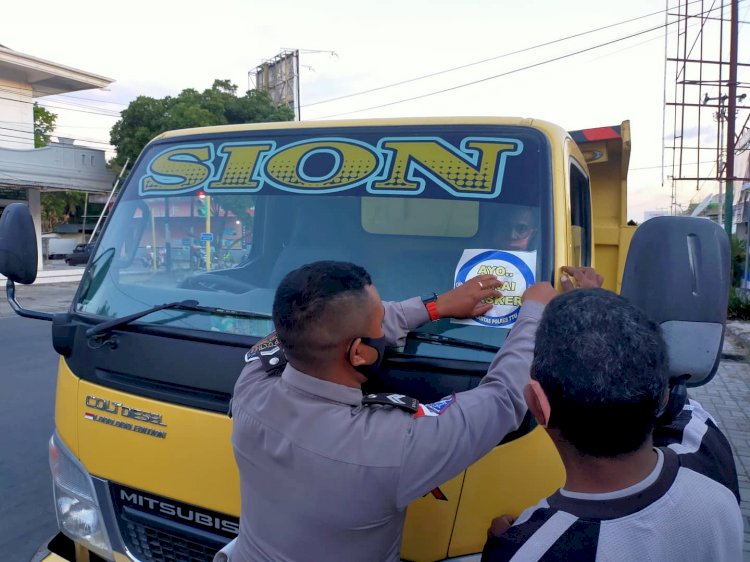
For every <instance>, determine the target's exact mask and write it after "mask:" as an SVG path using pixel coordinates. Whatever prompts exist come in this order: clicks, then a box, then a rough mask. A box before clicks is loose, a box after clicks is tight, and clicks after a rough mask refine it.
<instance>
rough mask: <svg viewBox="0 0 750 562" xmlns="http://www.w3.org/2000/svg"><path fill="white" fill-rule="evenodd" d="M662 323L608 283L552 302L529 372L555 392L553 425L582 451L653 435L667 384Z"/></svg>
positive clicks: (621, 450) (602, 450)
mask: <svg viewBox="0 0 750 562" xmlns="http://www.w3.org/2000/svg"><path fill="white" fill-rule="evenodd" d="M667 366H668V364H667V353H666V344H665V343H664V339H663V337H662V334H661V328H660V327H659V326H658V324H656V323H655V322H653V321H652V320H651V319H649V318H648V316H647V315H646V313H645V312H643V311H642V310H641V309H639V308H637V307H636V306H634V305H633V304H631V303H630V302H628V301H627V300H626V299H624V298H623V297H621V296H619V295H616V294H615V293H612V292H610V291H606V290H604V289H578V290H575V291H571V292H569V293H565V294H562V295H559V296H558V297H556V298H554V299H552V301H551V302H550V303H549V305H547V308H546V310H545V311H544V314H543V315H542V319H541V322H540V323H539V328H538V331H537V335H536V344H535V347H534V360H533V362H532V367H531V372H532V376H533V378H534V379H536V380H537V381H538V382H539V384H540V385H541V386H542V388H543V389H544V391H545V393H546V394H547V398H548V399H549V403H550V408H551V415H550V419H549V423H548V427H554V428H557V429H558V430H559V431H560V435H561V437H562V438H563V439H565V440H566V441H567V442H569V443H570V444H571V445H572V446H573V447H575V449H576V450H578V451H579V452H581V453H583V454H586V455H591V456H595V457H615V456H619V455H624V454H627V453H631V452H634V451H636V450H638V449H639V448H640V447H641V446H642V445H643V444H644V443H645V442H646V439H647V438H648V436H649V435H650V434H651V432H652V431H653V428H654V423H655V421H656V417H657V414H658V411H659V408H660V406H661V404H662V399H663V396H664V389H665V386H666V384H667Z"/></svg>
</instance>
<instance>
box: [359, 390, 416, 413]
mask: <svg viewBox="0 0 750 562" xmlns="http://www.w3.org/2000/svg"><path fill="white" fill-rule="evenodd" d="M374 404H377V405H379V406H395V407H396V408H400V409H402V410H406V411H407V412H409V413H411V414H413V413H415V412H416V411H417V410H418V409H419V400H417V399H416V398H411V397H410V396H405V395H404V394H392V393H389V392H381V393H380V394H366V395H365V396H364V397H363V398H362V405H364V406H372V405H374Z"/></svg>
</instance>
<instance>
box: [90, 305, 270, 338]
mask: <svg viewBox="0 0 750 562" xmlns="http://www.w3.org/2000/svg"><path fill="white" fill-rule="evenodd" d="M160 310H187V311H189V312H208V313H210V314H218V315H221V316H238V317H240V318H261V319H265V320H267V319H269V318H271V315H270V314H265V313H263V312H248V311H246V310H231V309H229V308H219V307H216V306H202V305H200V304H198V301H196V300H184V301H177V302H168V303H164V304H158V305H156V306H152V307H151V308H147V309H145V310H141V311H140V312H135V313H133V314H129V315H128V316H123V317H122V318H113V319H112V320H107V321H106V322H102V323H101V324H97V325H96V326H93V327H91V328H89V329H88V330H86V337H87V338H93V337H95V336H98V335H100V334H105V333H108V332H111V331H112V330H114V329H115V328H119V327H120V326H125V325H126V324H130V323H131V322H134V321H135V320H138V319H140V318H143V317H144V316H148V315H149V314H153V313H154V312H159V311H160Z"/></svg>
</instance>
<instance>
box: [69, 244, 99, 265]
mask: <svg viewBox="0 0 750 562" xmlns="http://www.w3.org/2000/svg"><path fill="white" fill-rule="evenodd" d="M93 251H94V244H78V245H76V247H75V248H73V253H72V254H67V255H66V256H65V263H67V264H68V265H81V264H85V263H86V262H88V261H89V258H90V257H91V253H92V252H93Z"/></svg>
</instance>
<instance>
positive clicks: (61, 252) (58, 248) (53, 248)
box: [46, 238, 76, 260]
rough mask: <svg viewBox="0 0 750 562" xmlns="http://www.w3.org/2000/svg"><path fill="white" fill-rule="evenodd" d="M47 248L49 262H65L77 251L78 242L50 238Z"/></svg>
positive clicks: (68, 239)
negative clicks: (71, 253) (64, 260)
mask: <svg viewBox="0 0 750 562" xmlns="http://www.w3.org/2000/svg"><path fill="white" fill-rule="evenodd" d="M46 246H47V248H46V252H47V259H48V260H63V259H65V258H67V257H68V254H70V252H74V251H75V247H76V241H75V240H73V239H71V238H49V239H48V240H47V244H46Z"/></svg>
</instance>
